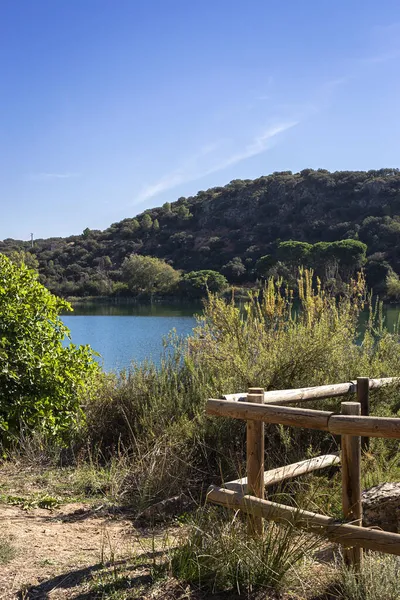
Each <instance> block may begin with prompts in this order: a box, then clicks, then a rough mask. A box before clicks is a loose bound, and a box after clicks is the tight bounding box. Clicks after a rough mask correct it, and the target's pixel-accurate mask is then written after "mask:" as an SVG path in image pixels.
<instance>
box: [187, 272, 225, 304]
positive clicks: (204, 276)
mask: <svg viewBox="0 0 400 600" xmlns="http://www.w3.org/2000/svg"><path fill="white" fill-rule="evenodd" d="M227 286H228V282H227V280H226V278H225V277H224V276H223V275H221V273H218V272H217V271H211V270H203V271H191V272H190V273H186V275H184V276H183V277H182V279H181V281H180V289H181V290H182V292H183V294H185V295H186V296H189V298H201V297H204V296H207V294H208V293H210V292H211V293H214V294H216V293H220V292H223V291H224V290H225V289H226V288H227Z"/></svg>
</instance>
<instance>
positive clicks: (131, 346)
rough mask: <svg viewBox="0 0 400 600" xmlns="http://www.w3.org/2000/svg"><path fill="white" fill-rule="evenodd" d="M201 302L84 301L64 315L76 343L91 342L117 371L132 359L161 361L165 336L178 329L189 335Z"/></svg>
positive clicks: (104, 363) (108, 366)
mask: <svg viewBox="0 0 400 600" xmlns="http://www.w3.org/2000/svg"><path fill="white" fill-rule="evenodd" d="M200 311H201V306H200V305H199V306H184V307H181V306H176V305H173V306H163V305H155V304H154V305H152V306H132V305H119V306H116V305H107V304H97V305H95V304H94V305H84V306H76V307H75V310H74V313H73V314H71V315H65V316H64V317H63V321H64V323H65V324H66V325H67V327H68V328H69V329H70V331H71V337H72V341H73V342H74V344H90V346H91V347H92V348H93V349H94V350H96V352H99V353H100V354H101V358H100V363H101V364H102V366H103V368H104V369H105V370H106V371H118V370H121V369H123V368H126V367H128V366H129V365H130V363H131V361H132V360H135V361H138V362H141V361H143V360H145V359H146V358H151V359H153V360H154V361H155V362H159V360H160V356H161V353H162V350H163V338H165V337H166V336H167V335H168V333H169V332H170V331H172V330H173V329H175V331H176V333H177V335H179V336H187V335H189V334H190V333H191V331H192V329H193V327H194V326H195V324H196V321H195V318H194V317H193V314H195V313H199V312H200Z"/></svg>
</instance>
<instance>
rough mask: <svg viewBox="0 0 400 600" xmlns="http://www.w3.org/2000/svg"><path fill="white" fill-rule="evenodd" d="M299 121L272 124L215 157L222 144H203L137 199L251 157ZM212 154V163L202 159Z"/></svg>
mask: <svg viewBox="0 0 400 600" xmlns="http://www.w3.org/2000/svg"><path fill="white" fill-rule="evenodd" d="M298 123H299V121H295V120H292V121H282V122H279V123H275V124H274V125H272V126H270V127H269V128H267V129H265V130H264V131H262V132H261V133H260V134H258V135H257V136H255V137H254V138H253V139H252V140H251V141H250V142H249V143H247V144H245V145H244V146H243V147H242V148H240V149H239V150H235V151H231V152H230V153H229V152H226V154H225V156H221V155H219V156H218V157H217V156H216V152H215V151H216V150H217V149H218V148H220V146H221V143H220V142H217V143H213V144H209V145H207V146H206V147H204V148H203V149H202V150H201V151H200V152H199V153H198V154H196V155H195V156H194V157H192V158H191V159H190V160H188V161H186V162H185V164H183V165H181V166H180V167H179V168H178V169H176V170H174V171H173V172H171V173H169V174H167V175H165V176H164V177H162V178H161V179H159V180H158V181H156V182H155V183H153V184H151V185H149V186H147V187H146V188H144V189H143V190H142V192H141V193H140V194H139V196H138V197H136V201H137V202H144V201H145V200H148V199H149V198H153V197H154V196H157V195H158V194H161V193H162V192H165V191H167V190H171V189H173V188H175V187H177V186H178V185H180V184H182V183H187V182H189V181H195V180H197V179H201V178H202V177H205V176H207V175H210V174H212V173H216V172H218V171H222V170H223V169H226V168H227V167H231V166H232V165H235V164H237V163H240V162H242V161H243V160H246V159H248V158H251V157H252V156H256V155H257V154H261V153H262V152H265V151H266V150H268V149H269V148H271V147H272V145H273V144H274V143H275V139H274V138H276V137H277V136H278V135H279V134H281V133H283V132H285V131H287V130H288V129H291V128H292V127H295V126H296V125H298ZM210 154H212V155H213V164H211V165H210V164H208V165H207V162H206V161H205V160H204V157H205V156H207V155H210Z"/></svg>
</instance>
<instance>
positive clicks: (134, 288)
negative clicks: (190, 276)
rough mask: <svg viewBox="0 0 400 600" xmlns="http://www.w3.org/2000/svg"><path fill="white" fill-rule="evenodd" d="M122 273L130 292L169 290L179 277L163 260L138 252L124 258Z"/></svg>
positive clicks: (160, 291)
mask: <svg viewBox="0 0 400 600" xmlns="http://www.w3.org/2000/svg"><path fill="white" fill-rule="evenodd" d="M145 216H148V215H145ZM122 274H123V277H124V279H125V281H126V283H127V284H128V287H129V289H130V291H131V292H135V293H140V292H144V293H146V294H154V293H157V292H159V293H162V292H169V291H170V290H171V289H172V288H173V287H174V285H176V283H177V282H178V279H179V273H178V271H175V269H174V268H173V267H171V265H169V264H167V263H166V262H165V261H163V260H161V259H159V258H155V257H153V256H141V255H140V254H131V255H130V256H129V257H127V258H126V259H125V260H124V262H123V264H122Z"/></svg>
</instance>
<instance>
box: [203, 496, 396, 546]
mask: <svg viewBox="0 0 400 600" xmlns="http://www.w3.org/2000/svg"><path fill="white" fill-rule="evenodd" d="M207 499H208V500H209V501H211V502H213V503H214V504H219V505H221V506H226V507H227V508H231V509H234V510H238V509H240V510H242V511H244V512H246V513H248V514H250V515H251V516H256V517H262V518H263V519H268V520H270V521H275V522H277V523H283V524H292V525H295V526H296V527H301V528H302V529H305V530H307V531H309V532H310V533H314V534H317V535H322V536H324V537H326V538H327V539H329V540H331V541H332V542H336V543H339V544H342V545H343V546H345V547H353V546H354V547H356V548H367V549H369V550H375V551H378V552H386V553H388V554H396V555H397V556H400V534H398V533H391V532H388V531H379V530H376V529H369V528H368V529H367V528H364V527H358V526H357V525H351V524H347V523H345V524H343V523H338V522H337V521H335V519H333V518H332V517H326V516H325V515H320V514H317V513H312V512H309V511H307V510H300V509H297V508H293V507H291V506H286V505H285V504H278V503H277V502H270V501H268V500H262V499H261V498H256V497H255V496H245V495H243V494H241V493H240V492H235V491H232V490H227V489H224V488H221V487H218V486H214V485H213V486H210V487H209V489H208V493H207Z"/></svg>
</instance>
